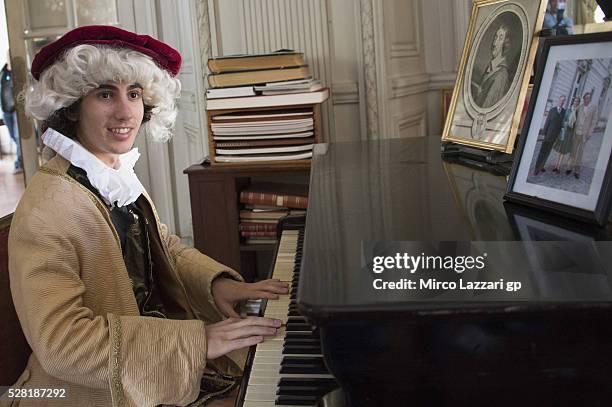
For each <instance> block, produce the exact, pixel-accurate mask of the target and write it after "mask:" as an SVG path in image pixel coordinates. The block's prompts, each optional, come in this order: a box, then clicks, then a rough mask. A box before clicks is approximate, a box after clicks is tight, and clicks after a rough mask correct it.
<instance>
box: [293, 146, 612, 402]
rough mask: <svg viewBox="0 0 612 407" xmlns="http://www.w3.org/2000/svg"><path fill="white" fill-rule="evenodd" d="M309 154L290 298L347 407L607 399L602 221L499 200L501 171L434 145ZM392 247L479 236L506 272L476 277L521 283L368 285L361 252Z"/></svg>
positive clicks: (607, 249) (606, 232)
mask: <svg viewBox="0 0 612 407" xmlns="http://www.w3.org/2000/svg"><path fill="white" fill-rule="evenodd" d="M317 150H318V151H317V153H316V154H315V157H314V159H313V166H312V172H311V181H310V197H309V208H308V216H307V221H306V233H305V241H304V252H303V260H302V269H301V275H300V285H299V289H298V298H297V299H298V307H299V310H300V312H301V313H302V314H303V315H305V316H306V317H307V318H308V320H309V322H310V323H311V324H312V325H314V326H316V327H317V329H318V331H319V333H320V336H321V340H322V344H321V347H322V350H323V353H324V356H325V360H326V364H327V366H328V368H329V369H330V370H331V372H332V373H333V374H334V376H335V377H336V379H337V380H338V381H339V382H340V383H341V385H342V387H343V389H344V391H345V395H346V397H347V404H348V405H350V406H450V405H453V406H462V405H465V406H478V405H487V406H505V405H513V406H519V405H520V406H532V405H537V406H558V405H568V406H569V405H571V406H604V405H605V406H609V405H612V370H611V369H610V368H609V364H610V361H612V270H611V267H612V266H611V265H612V249H611V247H612V246H610V240H611V236H612V228H611V227H610V224H608V226H607V227H606V228H603V229H602V228H597V227H593V226H590V225H586V224H582V223H578V222H573V221H569V220H567V221H566V220H565V219H562V218H561V217H558V216H554V215H553V216H550V215H548V214H546V213H544V212H540V211H535V210H531V209H525V208H522V207H519V206H513V205H508V204H505V205H504V203H503V199H502V197H503V194H504V192H505V188H506V180H505V178H504V177H500V176H495V175H491V174H490V173H488V172H484V171H481V170H478V169H473V168H470V167H467V166H464V165H459V164H452V163H447V162H443V161H442V160H441V158H440V153H439V139H437V138H432V139H430V140H427V139H416V140H414V139H413V140H409V139H408V140H406V139H402V140H386V141H369V142H361V143H337V144H333V145H319V146H317ZM541 240H545V241H547V242H540V241H541ZM394 241H413V242H415V241H416V242H425V243H427V242H450V243H449V244H450V245H451V246H452V244H453V242H459V243H457V246H461V244H462V243H461V242H463V244H468V245H469V244H472V242H484V243H483V244H485V245H489V246H488V247H489V250H493V251H497V252H496V253H495V259H497V260H499V261H500V262H502V263H504V265H503V267H502V266H501V265H500V266H499V267H497V265H494V267H488V268H487V269H486V270H485V271H482V272H479V274H478V276H477V278H478V279H481V280H482V279H484V280H486V279H494V278H497V277H498V276H496V275H495V273H498V272H501V271H499V269H503V270H504V271H503V272H505V273H506V274H504V275H503V277H504V278H507V279H512V278H514V279H516V280H520V281H523V282H524V283H525V285H524V286H523V288H522V290H521V291H520V292H519V293H507V292H503V293H502V292H499V293H490V292H487V293H484V294H481V293H477V292H475V291H469V290H468V291H466V292H463V293H461V294H454V293H448V292H447V291H445V290H434V291H431V290H430V291H408V290H384V291H383V290H375V289H374V288H373V286H372V281H373V279H374V278H375V276H374V274H373V273H372V271H371V270H370V269H369V267H368V259H367V258H366V257H367V253H365V254H364V247H365V245H366V243H367V242H394ZM466 242H467V243H466ZM555 242H565V243H563V244H556V243H555ZM389 244H390V248H391V249H393V243H389ZM433 244H434V245H435V243H433ZM450 250H451V251H452V250H453V249H452V247H451V249H450ZM497 260H496V261H497ZM508 273H510V274H508ZM398 277H399V276H398ZM456 278H457V276H451V277H448V279H456ZM440 279H443V278H440Z"/></svg>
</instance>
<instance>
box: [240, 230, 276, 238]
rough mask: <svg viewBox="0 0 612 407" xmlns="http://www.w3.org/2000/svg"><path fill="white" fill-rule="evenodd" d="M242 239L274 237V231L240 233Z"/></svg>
mask: <svg viewBox="0 0 612 407" xmlns="http://www.w3.org/2000/svg"><path fill="white" fill-rule="evenodd" d="M240 236H243V237H276V231H251V230H248V231H241V232H240Z"/></svg>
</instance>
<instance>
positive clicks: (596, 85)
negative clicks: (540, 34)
mask: <svg viewBox="0 0 612 407" xmlns="http://www.w3.org/2000/svg"><path fill="white" fill-rule="evenodd" d="M541 55H542V64H539V65H540V66H539V67H538V72H537V73H536V80H535V83H534V90H533V95H532V98H531V102H530V104H529V111H528V112H527V117H526V119H525V125H524V126H523V132H522V133H521V135H522V136H521V140H520V144H519V147H518V150H517V154H516V159H515V161H514V165H513V167H512V172H511V174H510V180H509V182H508V190H507V193H506V195H505V197H506V198H507V199H509V200H512V201H516V202H521V203H525V204H528V205H531V206H535V207H538V208H543V209H546V210H550V211H552V212H556V213H559V214H565V215H568V216H570V217H573V218H576V219H580V220H587V221H591V222H595V223H597V224H599V225H604V224H605V223H606V222H607V221H608V214H609V213H610V209H611V208H610V207H611V206H612V158H611V154H612V125H611V124H610V118H611V116H612V32H605V33H596V34H583V35H573V36H563V37H551V38H547V39H545V40H544V43H543V45H542V54H541Z"/></svg>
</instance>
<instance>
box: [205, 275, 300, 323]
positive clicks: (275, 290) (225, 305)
mask: <svg viewBox="0 0 612 407" xmlns="http://www.w3.org/2000/svg"><path fill="white" fill-rule="evenodd" d="M288 291H289V284H287V283H285V282H282V281H280V280H278V279H270V280H263V281H259V282H257V283H241V282H240V281H236V280H232V279H231V278H223V277H219V278H217V279H215V280H214V281H213V284H212V294H213V298H214V300H215V304H216V305H217V308H218V309H219V311H221V312H222V313H223V315H225V316H227V317H234V318H238V317H239V315H238V313H237V312H236V310H235V309H234V307H235V306H236V304H237V303H239V302H240V301H246V300H257V299H260V298H267V299H269V300H277V299H278V296H279V294H287V292H288Z"/></svg>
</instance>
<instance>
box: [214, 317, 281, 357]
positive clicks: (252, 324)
mask: <svg viewBox="0 0 612 407" xmlns="http://www.w3.org/2000/svg"><path fill="white" fill-rule="evenodd" d="M280 326H281V321H280V320H278V319H271V318H261V317H248V318H245V319H237V318H229V319H226V320H224V321H221V322H217V323H216V324H211V325H207V326H206V343H207V350H206V358H207V359H216V358H218V357H220V356H223V355H225V354H227V353H229V352H231V351H234V350H236V349H242V348H246V347H248V346H252V345H255V344H258V343H259V342H261V341H263V340H264V337H265V336H273V335H276V329H277V328H279V327H280Z"/></svg>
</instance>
